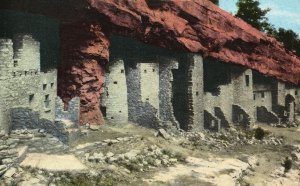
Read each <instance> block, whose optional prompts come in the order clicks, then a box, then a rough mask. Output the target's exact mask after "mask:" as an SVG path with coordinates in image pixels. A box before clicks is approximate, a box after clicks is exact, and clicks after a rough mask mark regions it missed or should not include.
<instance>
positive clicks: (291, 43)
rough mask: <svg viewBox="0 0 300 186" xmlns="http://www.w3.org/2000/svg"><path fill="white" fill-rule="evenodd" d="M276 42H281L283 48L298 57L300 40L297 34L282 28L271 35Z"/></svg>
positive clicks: (299, 54)
mask: <svg viewBox="0 0 300 186" xmlns="http://www.w3.org/2000/svg"><path fill="white" fill-rule="evenodd" d="M272 36H273V37H275V38H276V39H277V40H278V41H280V42H282V44H283V45H284V47H285V48H286V49H288V50H289V51H291V52H293V53H294V54H296V55H297V56H300V38H299V35H298V34H297V33H295V32H294V31H293V30H290V29H289V30H286V29H284V28H279V29H278V30H276V32H274V33H273V35H272Z"/></svg>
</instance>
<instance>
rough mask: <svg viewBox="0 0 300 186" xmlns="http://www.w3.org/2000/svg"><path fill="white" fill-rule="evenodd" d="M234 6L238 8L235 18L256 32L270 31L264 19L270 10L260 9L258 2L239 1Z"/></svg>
mask: <svg viewBox="0 0 300 186" xmlns="http://www.w3.org/2000/svg"><path fill="white" fill-rule="evenodd" d="M236 5H237V7H238V11H237V13H236V14H235V16H236V17H239V18H241V19H243V20H244V21H246V22H247V23H249V24H250V25H252V26H253V27H255V28H257V29H258V30H261V31H268V30H269V29H270V27H271V25H270V24H269V23H268V18H267V17H266V14H267V13H268V12H269V11H270V9H269V8H267V9H261V8H260V7H259V5H260V3H259V1H258V0H239V1H238V2H237V3H236Z"/></svg>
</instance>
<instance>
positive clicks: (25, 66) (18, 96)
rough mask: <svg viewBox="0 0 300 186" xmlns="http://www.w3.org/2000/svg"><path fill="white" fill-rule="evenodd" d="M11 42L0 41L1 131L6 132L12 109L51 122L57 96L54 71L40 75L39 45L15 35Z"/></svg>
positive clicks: (24, 37) (26, 36) (9, 126)
mask: <svg viewBox="0 0 300 186" xmlns="http://www.w3.org/2000/svg"><path fill="white" fill-rule="evenodd" d="M13 41H14V42H15V43H13V42H12V40H10V39H4V40H3V39H2V40H0V48H1V50H0V59H1V68H0V86H1V89H0V118H1V124H0V129H2V130H5V131H6V132H9V130H10V128H11V127H12V122H11V111H12V109H14V108H30V109H32V110H33V111H36V112H38V113H39V116H40V117H41V118H44V119H46V120H49V121H54V117H55V114H54V108H55V98H56V92H57V85H56V82H57V79H56V78H57V72H56V70H52V71H49V72H47V73H41V72H40V61H39V59H40V57H39V43H38V42H37V41H35V40H34V39H33V38H32V37H31V36H28V35H23V36H22V35H18V36H16V37H14V40H13Z"/></svg>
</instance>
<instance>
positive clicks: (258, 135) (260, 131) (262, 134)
mask: <svg viewBox="0 0 300 186" xmlns="http://www.w3.org/2000/svg"><path fill="white" fill-rule="evenodd" d="M265 135H266V133H265V131H264V129H262V128H260V127H258V128H257V129H255V133H254V137H255V138H256V139H258V140H262V139H263V138H264V137H265Z"/></svg>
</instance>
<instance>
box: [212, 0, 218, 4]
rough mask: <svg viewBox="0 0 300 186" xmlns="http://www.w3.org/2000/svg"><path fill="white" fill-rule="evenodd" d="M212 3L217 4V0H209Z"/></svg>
mask: <svg viewBox="0 0 300 186" xmlns="http://www.w3.org/2000/svg"><path fill="white" fill-rule="evenodd" d="M210 1H211V2H212V3H214V4H216V5H219V0H210Z"/></svg>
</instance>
